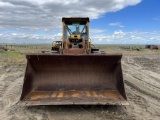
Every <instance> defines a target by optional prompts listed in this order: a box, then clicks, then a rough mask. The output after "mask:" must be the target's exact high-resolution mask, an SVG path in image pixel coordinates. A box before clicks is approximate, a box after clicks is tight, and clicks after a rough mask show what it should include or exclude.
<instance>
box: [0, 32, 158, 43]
mask: <svg viewBox="0 0 160 120" xmlns="http://www.w3.org/2000/svg"><path fill="white" fill-rule="evenodd" d="M102 33H103V32H102ZM61 36H62V33H56V34H53V35H37V34H31V33H30V34H25V33H3V34H0V43H19V44H24V43H25V44H30V43H34V44H44V43H46V44H51V43H52V41H56V40H61ZM90 38H91V40H92V43H93V44H159V45H160V31H152V32H147V31H145V32H143V31H133V32H124V31H121V30H118V31H114V32H113V33H112V34H104V33H103V34H101V33H99V34H91V36H90ZM15 41H16V42H15Z"/></svg>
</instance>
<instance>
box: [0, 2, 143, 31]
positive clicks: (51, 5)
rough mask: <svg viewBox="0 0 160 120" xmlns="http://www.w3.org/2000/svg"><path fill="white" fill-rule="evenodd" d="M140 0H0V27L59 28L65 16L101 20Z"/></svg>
mask: <svg viewBox="0 0 160 120" xmlns="http://www.w3.org/2000/svg"><path fill="white" fill-rule="evenodd" d="M140 2H141V0H101V1H95V0H87V1H86V0H0V10H1V11H0V29H8V28H9V29H13V28H14V29H29V30H35V29H51V28H54V29H57V28H61V18H62V17H71V16H72V17H90V18H91V19H98V18H100V17H102V16H103V15H104V14H105V13H108V12H116V11H118V10H121V9H123V8H125V7H127V6H133V5H136V4H138V3H140Z"/></svg>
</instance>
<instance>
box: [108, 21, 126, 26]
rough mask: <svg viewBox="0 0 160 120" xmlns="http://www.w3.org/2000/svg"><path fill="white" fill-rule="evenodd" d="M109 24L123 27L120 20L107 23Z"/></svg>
mask: <svg viewBox="0 0 160 120" xmlns="http://www.w3.org/2000/svg"><path fill="white" fill-rule="evenodd" d="M109 26H113V27H114V26H116V27H125V26H123V25H122V24H121V23H120V22H114V23H109Z"/></svg>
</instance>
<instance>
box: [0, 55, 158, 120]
mask: <svg viewBox="0 0 160 120" xmlns="http://www.w3.org/2000/svg"><path fill="white" fill-rule="evenodd" d="M0 57H1V56H0ZM122 68H123V76H124V83H125V90H126V95H127V98H128V102H129V104H130V105H129V106H108V105H107V106H98V105H96V106H78V105H77V106H37V107H20V106H18V104H17V103H18V101H19V98H20V95H21V89H22V84H23V75H24V70H25V64H18V65H8V64H7V63H5V64H3V65H1V66H0V120H121V119H124V120H160V55H124V56H123V58H122Z"/></svg>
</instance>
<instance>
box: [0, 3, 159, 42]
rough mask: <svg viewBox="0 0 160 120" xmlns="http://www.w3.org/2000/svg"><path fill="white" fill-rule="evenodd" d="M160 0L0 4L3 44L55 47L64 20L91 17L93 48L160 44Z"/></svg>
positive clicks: (0, 27) (0, 32) (0, 33)
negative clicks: (111, 45) (53, 44)
mask: <svg viewBox="0 0 160 120" xmlns="http://www.w3.org/2000/svg"><path fill="white" fill-rule="evenodd" d="M159 5H160V0H97V1H95V0H0V43H12V44H13V43H15V44H51V43H52V41H55V40H61V38H62V22H61V19H62V17H89V18H90V38H91V41H92V43H93V44H159V45H160V7H159Z"/></svg>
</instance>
